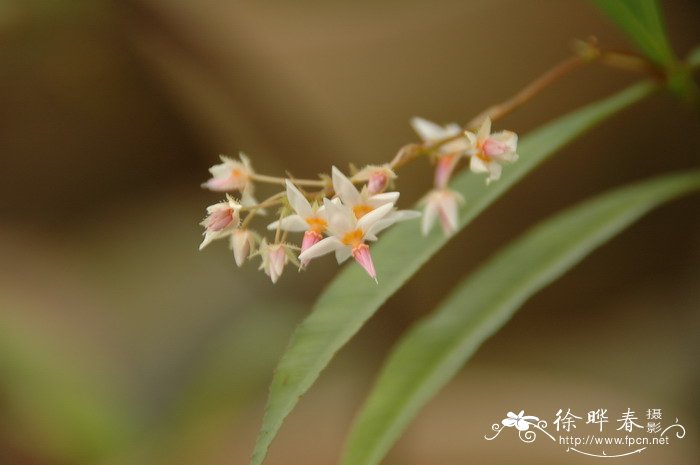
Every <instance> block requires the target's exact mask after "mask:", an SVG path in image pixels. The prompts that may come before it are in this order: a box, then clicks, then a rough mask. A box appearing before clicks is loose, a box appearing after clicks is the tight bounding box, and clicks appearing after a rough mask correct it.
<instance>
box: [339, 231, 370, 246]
mask: <svg viewBox="0 0 700 465" xmlns="http://www.w3.org/2000/svg"><path fill="white" fill-rule="evenodd" d="M364 235H365V233H364V231H362V230H361V229H355V230H354V231H350V232H349V233H345V235H344V236H343V239H342V242H343V244H345V245H349V246H352V247H353V248H355V247H357V246H358V245H360V244H362V237H363V236H364Z"/></svg>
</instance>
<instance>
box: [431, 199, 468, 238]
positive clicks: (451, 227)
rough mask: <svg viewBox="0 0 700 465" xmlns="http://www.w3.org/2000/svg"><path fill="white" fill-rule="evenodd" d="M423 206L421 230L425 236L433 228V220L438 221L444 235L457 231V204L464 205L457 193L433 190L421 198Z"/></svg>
mask: <svg viewBox="0 0 700 465" xmlns="http://www.w3.org/2000/svg"><path fill="white" fill-rule="evenodd" d="M421 203H423V204H425V210H424V211H423V222H422V224H421V230H422V232H423V235H424V236H427V235H428V233H429V232H430V230H431V229H432V228H433V224H434V223H435V219H436V218H439V219H440V225H441V226H442V230H443V232H444V233H445V235H447V236H449V235H451V234H453V233H454V232H455V231H457V227H458V225H459V204H461V203H464V197H462V195H461V194H460V193H459V192H455V191H453V190H450V189H433V190H432V191H430V192H428V194H427V195H426V196H425V197H424V198H423V200H422V201H421Z"/></svg>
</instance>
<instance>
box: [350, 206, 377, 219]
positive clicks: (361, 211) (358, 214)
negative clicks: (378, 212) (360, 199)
mask: <svg viewBox="0 0 700 465" xmlns="http://www.w3.org/2000/svg"><path fill="white" fill-rule="evenodd" d="M372 210H374V208H372V207H370V206H369V205H365V204H360V205H355V206H354V207H352V211H353V213H355V218H357V219H358V220H359V219H360V218H362V217H363V216H365V215H366V214H367V213H369V212H371V211H372Z"/></svg>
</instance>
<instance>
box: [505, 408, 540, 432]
mask: <svg viewBox="0 0 700 465" xmlns="http://www.w3.org/2000/svg"><path fill="white" fill-rule="evenodd" d="M524 413H525V410H521V411H520V413H518V414H517V415H516V414H514V413H513V412H508V413H507V415H506V416H507V418H504V419H503V421H501V423H502V424H503V426H507V427H509V428H511V427H513V426H515V428H516V429H517V430H518V431H527V430H528V429H530V424H531V423H530V422H531V421H534V422H538V421H540V419H539V418H538V417H533V416H532V415H524Z"/></svg>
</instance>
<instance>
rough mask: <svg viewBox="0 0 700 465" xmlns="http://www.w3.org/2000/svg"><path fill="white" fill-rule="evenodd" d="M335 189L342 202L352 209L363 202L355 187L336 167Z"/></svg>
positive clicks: (333, 172)
mask: <svg viewBox="0 0 700 465" xmlns="http://www.w3.org/2000/svg"><path fill="white" fill-rule="evenodd" d="M332 174H333V189H334V190H335V193H336V195H337V196H338V197H339V198H340V200H341V201H342V202H343V203H344V204H345V205H348V206H350V207H352V206H354V205H357V204H359V203H361V202H362V198H361V197H360V193H359V192H358V191H357V188H355V185H354V184H353V183H352V181H350V180H349V179H348V178H347V176H345V175H344V174H343V173H342V172H341V171H340V170H339V169H338V168H336V167H335V166H334V167H333V168H332Z"/></svg>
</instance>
